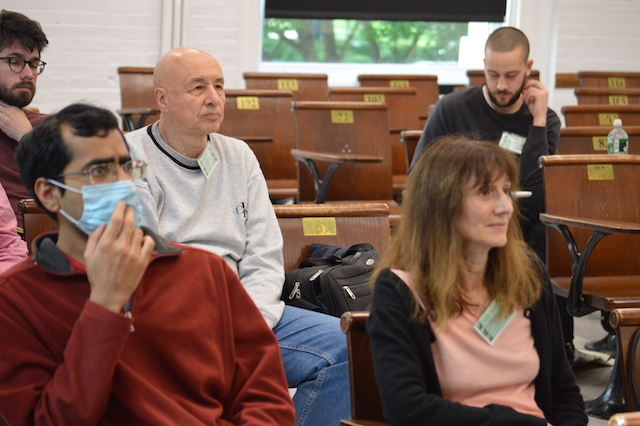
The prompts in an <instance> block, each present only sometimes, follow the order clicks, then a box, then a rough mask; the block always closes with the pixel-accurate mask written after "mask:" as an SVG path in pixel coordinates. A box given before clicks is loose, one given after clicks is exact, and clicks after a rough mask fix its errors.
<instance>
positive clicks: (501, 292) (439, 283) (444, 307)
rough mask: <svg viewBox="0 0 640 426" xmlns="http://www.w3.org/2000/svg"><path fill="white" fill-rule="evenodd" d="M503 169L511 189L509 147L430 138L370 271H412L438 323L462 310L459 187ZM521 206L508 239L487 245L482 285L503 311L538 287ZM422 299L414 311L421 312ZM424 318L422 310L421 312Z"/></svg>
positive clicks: (513, 170)
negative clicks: (388, 237) (378, 259)
mask: <svg viewBox="0 0 640 426" xmlns="http://www.w3.org/2000/svg"><path fill="white" fill-rule="evenodd" d="M501 176H507V177H508V178H509V180H510V181H511V184H512V189H514V190H515V189H517V186H518V166H517V163H516V160H515V158H514V155H513V154H511V153H509V152H507V151H506V150H504V149H503V148H500V147H499V146H497V145H496V144H495V143H491V142H478V141H473V140H470V139H467V138H461V137H453V136H446V137H443V138H440V139H439V140H438V141H436V142H434V143H433V145H432V146H430V147H429V148H428V149H427V150H426V151H425V152H424V154H423V155H422V157H421V158H420V160H419V161H418V162H417V163H416V165H415V166H414V167H413V170H412V172H411V175H410V176H409V179H408V185H407V190H406V193H405V198H404V200H403V202H402V220H401V221H400V224H399V225H398V227H397V229H395V232H394V235H393V238H392V241H391V246H390V248H389V250H388V251H387V253H386V254H385V256H384V257H383V259H382V261H381V262H380V265H379V266H378V269H377V270H376V272H375V273H374V275H373V277H372V283H373V282H375V279H376V277H377V275H378V274H379V272H380V270H381V269H383V268H399V269H403V270H405V271H407V272H409V273H410V274H411V277H412V286H413V290H414V292H415V293H414V295H415V296H417V297H419V298H420V300H421V301H422V302H423V303H424V305H425V308H426V310H427V312H426V315H428V316H429V317H430V319H431V320H432V321H434V322H435V323H436V324H437V325H439V326H445V327H446V324H447V322H448V320H449V319H450V318H451V317H452V316H454V315H456V314H457V313H459V312H460V311H461V309H462V307H463V304H464V300H463V298H462V294H463V282H462V277H461V271H460V260H461V259H462V235H461V233H460V231H459V228H458V219H459V217H460V212H461V206H462V201H463V197H464V190H465V188H466V187H467V186H468V185H469V182H472V183H473V184H474V185H473V186H476V185H488V184H490V183H491V182H493V181H494V180H496V179H497V178H500V177H501ZM519 217H520V215H519V211H518V206H517V202H516V200H514V214H513V215H512V216H511V219H510V222H509V228H508V232H507V244H506V245H505V246H504V247H496V248H493V249H491V251H490V252H489V259H488V262H487V270H486V273H485V285H486V287H487V291H488V293H489V296H490V297H491V298H496V299H497V301H498V304H499V307H500V312H501V314H503V315H507V314H509V313H511V312H512V311H513V309H514V308H515V307H516V306H522V307H523V308H525V309H526V308H529V307H531V306H532V305H533V304H534V303H535V302H536V301H537V300H538V299H539V298H540V295H541V292H542V284H541V280H540V275H539V265H538V264H537V263H536V261H535V260H534V259H535V254H533V252H532V251H531V250H530V249H529V247H528V246H527V245H526V243H525V242H524V241H523V238H522V232H521V230H520V225H519ZM419 312H420V308H419V304H418V303H417V300H416V303H415V312H414V315H415V316H416V317H419ZM422 319H424V318H422Z"/></svg>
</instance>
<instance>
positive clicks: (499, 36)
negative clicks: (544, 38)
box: [484, 27, 529, 62]
mask: <svg viewBox="0 0 640 426" xmlns="http://www.w3.org/2000/svg"><path fill="white" fill-rule="evenodd" d="M518 47H521V48H522V52H523V53H524V61H525V62H527V60H528V59H529V39H528V38H527V36H526V35H525V34H524V33H523V32H522V31H520V30H519V29H517V28H514V27H501V28H498V29H497V30H495V31H494V32H493V33H491V35H490V36H489V38H488V39H487V43H486V44H485V46H484V51H485V53H486V51H487V50H491V51H492V52H511V51H513V50H515V49H516V48H518Z"/></svg>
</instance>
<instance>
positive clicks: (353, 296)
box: [342, 285, 356, 300]
mask: <svg viewBox="0 0 640 426" xmlns="http://www.w3.org/2000/svg"><path fill="white" fill-rule="evenodd" d="M342 288H343V289H344V291H346V292H347V294H348V295H349V297H351V298H352V299H353V300H356V295H355V294H353V292H352V291H351V289H350V288H349V286H346V285H343V286H342Z"/></svg>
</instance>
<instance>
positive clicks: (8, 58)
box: [0, 56, 47, 75]
mask: <svg viewBox="0 0 640 426" xmlns="http://www.w3.org/2000/svg"><path fill="white" fill-rule="evenodd" d="M0 59H6V60H7V61H8V63H9V69H10V70H11V71H13V72H15V73H16V74H20V73H21V72H22V71H23V70H24V67H26V66H27V64H29V68H31V71H32V72H33V74H35V75H40V74H42V73H43V72H44V67H45V65H47V63H46V62H44V61H41V60H40V59H33V60H31V61H25V60H24V59H22V58H20V57H18V56H5V57H4V58H0ZM13 60H18V61H22V67H20V70H19V71H16V70H14V69H13V68H12V66H11V61H13ZM34 62H38V65H36V66H35V67H34V66H33V65H32V64H33V63H34ZM40 66H42V69H40V72H36V71H34V70H33V69H34V68H35V69H36V70H37V69H38V67H40Z"/></svg>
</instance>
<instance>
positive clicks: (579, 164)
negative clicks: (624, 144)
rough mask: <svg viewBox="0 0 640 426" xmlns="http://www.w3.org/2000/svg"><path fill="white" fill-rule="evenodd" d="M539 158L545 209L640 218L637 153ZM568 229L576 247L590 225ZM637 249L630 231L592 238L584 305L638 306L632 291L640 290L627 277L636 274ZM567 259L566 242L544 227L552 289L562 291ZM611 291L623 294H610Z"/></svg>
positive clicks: (639, 264)
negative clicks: (629, 233)
mask: <svg viewBox="0 0 640 426" xmlns="http://www.w3.org/2000/svg"><path fill="white" fill-rule="evenodd" d="M540 164H541V165H542V166H543V177H544V189H545V204H546V213H547V214H550V215H558V216H570V217H577V218H586V219H604V220H612V221H621V222H632V223H640V184H639V183H640V156H636V155H551V156H543V157H541V158H540ZM569 229H570V230H571V232H572V234H573V237H574V239H575V242H576V245H577V247H578V249H579V251H581V250H582V248H583V247H584V246H585V243H586V241H587V239H588V237H589V236H590V235H591V234H592V232H593V231H591V230H587V229H583V228H577V227H573V226H570V227H569ZM638 250H640V236H636V235H621V234H612V235H609V236H607V237H605V238H603V239H602V240H601V241H600V242H599V243H598V244H597V246H596V247H595V249H594V250H593V252H592V254H591V257H590V258H589V261H588V263H587V267H586V272H585V279H584V291H583V293H584V296H585V302H586V304H587V305H589V306H592V307H595V308H597V309H603V310H613V309H615V308H616V307H627V306H634V304H635V303H638V304H639V306H640V299H637V298H636V297H635V296H634V295H633V293H638V294H640V293H639V290H640V286H638V284H637V282H634V280H633V279H632V280H628V279H627V277H629V276H638V277H639V278H640V258H639V257H638V256H637V253H638ZM571 264H572V263H571V258H570V256H569V253H568V250H567V243H566V242H565V240H564V239H563V237H562V236H561V235H560V233H559V232H557V231H556V230H553V229H550V228H549V227H547V267H548V270H549V274H550V276H551V278H552V281H553V282H554V284H556V286H557V287H558V288H557V290H558V293H560V294H563V295H565V296H566V294H567V292H566V290H568V288H569V283H570V277H571V275H572V271H571ZM602 277H606V279H605V280H603V279H602ZM636 288H637V289H638V290H636ZM625 295H627V296H632V297H628V298H625V297H626V296H625ZM600 296H602V297H600ZM616 296H625V297H623V298H621V299H619V300H614V299H616ZM617 304H622V306H618V305H617Z"/></svg>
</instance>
